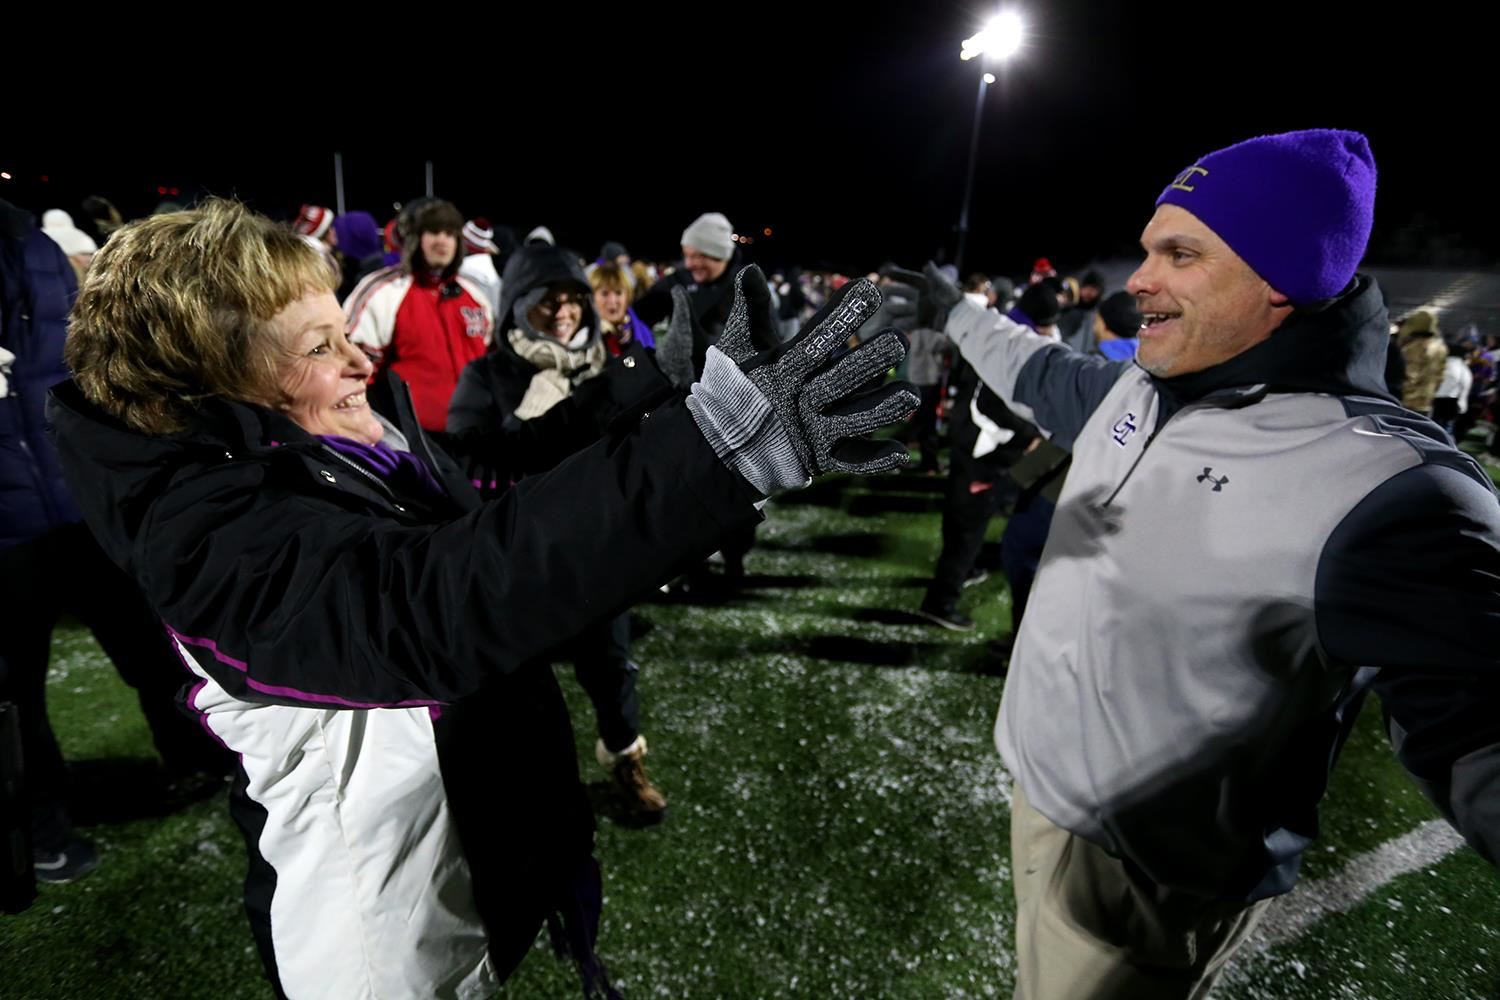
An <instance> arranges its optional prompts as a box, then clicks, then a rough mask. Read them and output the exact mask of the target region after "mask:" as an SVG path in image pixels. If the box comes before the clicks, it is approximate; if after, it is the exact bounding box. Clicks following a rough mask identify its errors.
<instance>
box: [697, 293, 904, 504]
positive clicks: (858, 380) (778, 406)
mask: <svg viewBox="0 0 1500 1000" xmlns="http://www.w3.org/2000/svg"><path fill="white" fill-rule="evenodd" d="M879 305H880V292H879V291H878V290H876V288H875V286H874V285H872V284H871V283H870V282H868V281H865V280H863V279H861V280H859V281H855V282H851V283H849V284H848V285H845V286H844V287H843V288H841V289H840V290H839V291H838V292H836V293H835V294H834V295H833V297H831V298H830V299H829V301H828V304H827V305H825V306H824V307H823V308H822V309H821V310H820V311H819V312H818V314H817V315H816V316H814V317H813V318H812V319H811V320H810V321H808V323H807V324H806V325H805V326H804V327H803V328H802V330H801V331H800V332H799V333H798V334H797V335H796V336H795V337H793V338H792V339H791V340H789V341H787V342H786V343H778V342H777V339H776V321H775V316H774V315H773V313H772V309H771V296H770V291H769V290H768V289H767V288H766V279H765V275H763V274H762V273H761V271H760V269H759V268H758V267H755V266H754V265H751V266H749V267H746V268H744V269H743V270H742V271H740V273H739V274H737V275H736V276H735V283H734V305H733V308H732V310H731V312H730V314H729V321H728V322H727V323H726V324H725V326H724V333H723V335H722V336H721V337H720V338H719V343H718V346H717V347H713V348H710V349H709V351H708V358H707V362H706V363H705V365H704V369H703V379H702V381H701V382H699V383H698V384H696V385H694V386H693V394H692V395H691V396H690V397H689V398H688V407H689V409H691V410H692V413H693V416H694V418H695V419H696V420H697V422H698V426H699V428H700V429H701V430H702V431H703V434H704V436H705V437H706V438H707V439H708V441H709V443H710V444H711V445H713V448H714V451H715V453H716V454H718V455H719V457H720V458H722V459H724V461H725V462H726V463H728V464H729V465H731V466H733V467H734V468H735V469H736V470H737V471H739V472H740V474H741V475H743V476H744V477H745V479H746V480H747V481H749V482H750V484H751V485H752V486H754V487H756V489H758V490H760V491H761V493H763V494H769V493H770V492H771V491H772V490H774V489H776V488H785V487H793V486H805V485H806V484H807V483H808V482H809V481H810V480H811V478H812V477H813V476H815V475H819V474H821V473H824V472H853V473H859V474H863V475H871V474H874V473H879V472H888V471H890V470H892V469H896V468H900V467H901V466H902V465H905V464H906V462H907V459H908V457H909V456H908V455H907V452H906V449H905V447H903V446H902V445H901V444H899V443H898V442H894V441H876V440H872V439H870V438H867V437H865V436H864V435H866V434H869V433H870V432H871V431H874V430H877V429H879V428H880V427H883V426H885V425H887V424H891V423H895V422H896V421H898V420H901V419H902V418H903V417H905V416H906V415H907V414H909V413H911V412H912V411H913V410H915V409H916V407H917V406H918V405H919V403H920V399H919V397H918V395H917V393H916V390H915V388H914V387H913V386H911V385H910V384H908V383H906V382H895V383H892V384H890V385H886V386H882V387H879V388H875V389H872V390H868V391H861V390H863V389H864V387H865V386H866V385H868V384H870V383H872V382H874V381H876V380H878V379H879V378H881V377H882V376H883V375H884V374H885V372H886V371H887V370H888V369H890V368H892V367H893V366H895V365H897V364H899V363H900V362H901V359H902V358H904V357H905V356H906V338H904V337H902V336H901V334H899V333H897V332H896V331H894V330H887V331H885V332H884V333H881V334H879V335H877V336H875V337H874V338H872V339H871V340H870V341H869V342H868V343H865V344H861V345H860V346H859V347H857V348H855V349H854V350H853V351H850V352H848V353H847V354H844V355H843V356H842V357H839V358H838V360H837V361H834V362H833V363H832V364H830V363H829V362H830V360H831V359H832V358H834V357H835V356H836V355H837V354H838V353H839V352H840V351H841V350H842V348H843V347H844V345H845V344H846V343H847V342H848V340H849V337H850V335H851V334H853V333H855V331H857V330H858V329H859V328H860V327H861V326H863V325H864V324H865V323H867V322H868V321H869V320H870V319H871V317H873V316H874V315H875V312H876V310H877V308H878V307H879Z"/></svg>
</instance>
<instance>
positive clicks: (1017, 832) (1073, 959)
mask: <svg viewBox="0 0 1500 1000" xmlns="http://www.w3.org/2000/svg"><path fill="white" fill-rule="evenodd" d="M1014 787H1015V797H1014V801H1013V803H1012V805H1011V816H1010V857H1011V867H1012V868H1013V869H1014V871H1013V879H1014V881H1015V887H1016V963H1017V974H1016V992H1015V1000H1106V998H1108V1000H1136V998H1139V1000H1174V998H1179V997H1180V998H1184V1000H1188V998H1191V1000H1199V998H1202V997H1205V996H1207V995H1208V990H1209V987H1210V986H1211V985H1213V981H1214V978H1215V977H1216V976H1217V975H1218V974H1219V973H1220V972H1221V971H1223V968H1224V964H1225V962H1226V961H1227V960H1228V958H1229V956H1230V955H1231V954H1232V953H1233V952H1234V950H1235V949H1236V948H1238V947H1239V946H1240V945H1241V944H1243V943H1244V941H1245V939H1246V938H1247V937H1248V936H1249V934H1250V931H1251V930H1252V929H1253V928H1254V927H1255V924H1256V922H1257V921H1259V919H1260V917H1261V914H1262V912H1263V911H1264V910H1265V907H1266V905H1267V904H1268V903H1269V902H1270V901H1269V900H1262V901H1260V902H1258V903H1252V904H1249V905H1248V906H1247V905H1246V904H1245V903H1243V902H1240V903H1236V902H1230V901H1224V900H1213V899H1204V898H1201V897H1197V896H1189V895H1185V894H1183V893H1180V892H1174V891H1170V890H1168V889H1165V888H1163V887H1161V886H1159V885H1156V884H1154V883H1152V882H1150V881H1149V880H1147V879H1146V878H1145V877H1144V876H1142V875H1139V874H1132V873H1131V872H1129V871H1127V870H1126V868H1125V866H1124V865H1122V864H1121V863H1120V861H1119V860H1118V859H1116V858H1113V857H1111V856H1110V855H1109V854H1107V853H1105V851H1104V850H1103V849H1101V848H1099V847H1096V846H1095V845H1094V844H1092V843H1090V842H1089V841H1087V840H1084V839H1083V838H1082V837H1076V836H1074V835H1073V834H1071V833H1069V832H1068V831H1067V830H1063V829H1060V828H1059V827H1056V826H1054V825H1052V823H1051V821H1049V820H1048V819H1047V818H1046V817H1045V816H1043V815H1042V814H1041V813H1039V812H1037V811H1036V810H1035V809H1032V808H1031V806H1030V805H1029V804H1028V803H1027V801H1026V796H1025V795H1024V794H1022V792H1021V789H1020V787H1019V786H1014ZM1167 822H1170V820H1167Z"/></svg>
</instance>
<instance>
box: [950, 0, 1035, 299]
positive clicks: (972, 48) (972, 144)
mask: <svg viewBox="0 0 1500 1000" xmlns="http://www.w3.org/2000/svg"><path fill="white" fill-rule="evenodd" d="M1024 38H1025V25H1024V24H1023V23H1022V21H1021V15H1020V14H1018V13H1016V12H1015V11H1014V10H1003V11H1001V12H1000V13H998V14H996V15H995V16H994V17H992V18H990V22H989V23H988V24H986V25H985V26H984V28H983V29H982V30H981V31H980V32H979V33H978V34H977V35H974V36H972V37H970V38H965V39H964V42H963V46H962V48H960V50H959V54H958V57H959V58H960V59H962V60H964V61H965V62H968V61H969V60H971V59H978V60H979V61H980V65H981V67H984V66H988V65H990V64H992V63H1000V62H1004V61H1005V60H1007V59H1009V58H1010V57H1011V56H1013V55H1015V54H1016V53H1017V52H1019V51H1020V50H1021V42H1022V41H1023V40H1024ZM994 82H995V74H993V73H991V72H989V71H988V70H985V71H984V72H982V73H981V74H980V75H979V93H978V94H977V95H976V96H975V98H974V132H973V134H972V135H971V136H970V138H969V169H968V172H967V173H966V174H965V177H964V203H963V208H962V209H961V210H960V211H959V213H958V252H957V253H955V254H954V255H953V266H954V267H955V268H957V269H958V270H959V271H960V272H962V270H963V266H964V244H965V243H966V242H967V241H968V237H969V201H970V199H971V198H972V197H973V195H974V166H975V162H976V161H977V160H978V158H979V128H980V126H981V125H982V124H983V123H984V94H985V90H986V89H987V88H988V87H989V85H990V84H992V83H994Z"/></svg>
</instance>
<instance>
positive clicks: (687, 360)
mask: <svg viewBox="0 0 1500 1000" xmlns="http://www.w3.org/2000/svg"><path fill="white" fill-rule="evenodd" d="M703 339H706V338H705V337H704V336H703V332H702V328H701V327H699V326H698V322H697V320H695V319H694V318H693V301H692V299H690V298H689V297H688V293H687V289H685V288H683V287H682V286H681V285H673V286H672V319H671V321H670V322H669V323H668V324H667V332H666V333H664V334H662V335H661V338H660V340H659V341H658V343H657V345H656V363H657V364H658V365H660V366H661V370H662V374H663V375H665V376H666V377H667V380H668V381H669V382H671V383H672V384H673V385H674V386H676V387H677V388H679V389H682V390H687V389H688V388H689V387H691V386H692V384H693V379H694V378H695V377H696V376H697V374H698V373H697V372H696V371H694V369H693V344H694V342H695V341H698V340H703Z"/></svg>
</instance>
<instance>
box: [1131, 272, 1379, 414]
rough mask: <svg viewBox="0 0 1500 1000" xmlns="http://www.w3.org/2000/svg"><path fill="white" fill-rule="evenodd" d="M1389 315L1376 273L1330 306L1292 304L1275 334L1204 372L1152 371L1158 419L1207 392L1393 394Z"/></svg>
mask: <svg viewBox="0 0 1500 1000" xmlns="http://www.w3.org/2000/svg"><path fill="white" fill-rule="evenodd" d="M1389 337H1390V320H1389V318H1388V314H1387V312H1386V308H1385V301H1384V299H1383V298H1382V297H1381V293H1380V288H1379V286H1378V285H1376V283H1375V279H1373V278H1370V277H1368V276H1366V275H1362V274H1361V275H1358V276H1356V278H1355V282H1354V287H1353V288H1352V289H1351V290H1350V291H1348V292H1346V293H1345V294H1344V295H1342V296H1340V297H1339V298H1337V299H1335V300H1334V301H1333V302H1332V303H1330V304H1329V305H1328V306H1327V307H1326V308H1323V309H1317V310H1301V309H1297V310H1293V312H1292V314H1291V315H1290V316H1288V317H1287V320H1286V322H1284V323H1283V324H1281V326H1280V327H1278V328H1277V329H1276V330H1275V331H1274V332H1272V334H1271V336H1270V337H1268V338H1267V339H1265V340H1263V341H1261V342H1260V343H1259V344H1256V345H1255V346H1254V347H1252V348H1250V349H1249V350H1246V351H1242V352H1240V353H1239V354H1236V355H1235V356H1234V357H1232V358H1230V359H1229V360H1228V361H1224V362H1222V363H1220V364H1217V365H1214V366H1213V367H1211V368H1205V369H1203V370H1202V371H1199V372H1190V373H1189V374H1186V375H1176V376H1172V377H1170V378H1158V377H1156V376H1154V375H1153V376H1151V381H1152V383H1153V384H1154V385H1155V387H1156V390H1157V393H1158V395H1159V396H1160V397H1161V401H1162V406H1161V416H1160V418H1159V419H1160V420H1165V419H1166V418H1167V417H1169V416H1171V415H1172V414H1173V413H1175V412H1176V411H1177V410H1180V409H1181V408H1182V407H1184V406H1186V405H1188V404H1189V403H1194V402H1197V401H1198V400H1200V399H1204V398H1205V397H1207V396H1209V395H1213V396H1215V397H1216V398H1220V397H1222V398H1224V399H1226V400H1231V401H1232V400H1236V399H1239V400H1243V401H1244V402H1249V401H1251V400H1252V399H1254V398H1259V397H1260V396H1262V395H1264V394H1265V393H1267V392H1325V393H1331V394H1333V395H1336V396H1376V397H1379V398H1381V399H1390V398H1391V397H1390V394H1389V392H1388V391H1387V389H1386V386H1385V361H1386V347H1387V343H1388V341H1389Z"/></svg>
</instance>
